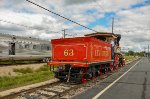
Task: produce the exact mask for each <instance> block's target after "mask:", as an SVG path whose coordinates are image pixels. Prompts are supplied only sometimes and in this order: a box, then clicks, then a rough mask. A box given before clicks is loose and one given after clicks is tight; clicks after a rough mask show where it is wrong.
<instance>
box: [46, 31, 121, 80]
mask: <svg viewBox="0 0 150 99" xmlns="http://www.w3.org/2000/svg"><path fill="white" fill-rule="evenodd" d="M120 39H121V35H117V34H113V33H102V32H99V33H92V34H87V35H85V36H84V37H76V38H62V39H54V40H52V41H51V43H52V61H50V62H48V65H49V66H50V67H51V66H53V67H58V69H57V71H55V77H56V78H58V79H60V80H61V81H67V82H78V83H85V82H86V81H87V80H90V79H93V78H94V77H96V76H100V75H102V74H105V73H107V72H112V71H114V70H118V66H123V59H122V58H121V59H119V56H120V55H121V50H120V49H121V48H120V47H119V41H120Z"/></svg>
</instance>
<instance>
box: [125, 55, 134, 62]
mask: <svg viewBox="0 0 150 99" xmlns="http://www.w3.org/2000/svg"><path fill="white" fill-rule="evenodd" d="M134 58H135V57H134V56H125V59H126V61H127V60H132V59H134Z"/></svg>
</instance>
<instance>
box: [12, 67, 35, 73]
mask: <svg viewBox="0 0 150 99" xmlns="http://www.w3.org/2000/svg"><path fill="white" fill-rule="evenodd" d="M13 72H18V73H22V74H27V73H33V69H32V68H29V67H27V68H21V69H18V68H14V69H13Z"/></svg>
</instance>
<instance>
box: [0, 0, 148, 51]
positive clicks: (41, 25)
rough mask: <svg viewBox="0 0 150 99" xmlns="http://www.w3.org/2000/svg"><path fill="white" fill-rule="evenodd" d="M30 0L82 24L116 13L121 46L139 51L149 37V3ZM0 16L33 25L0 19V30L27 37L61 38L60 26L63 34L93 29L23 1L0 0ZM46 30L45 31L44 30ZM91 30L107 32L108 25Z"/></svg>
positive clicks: (109, 28)
mask: <svg viewBox="0 0 150 99" xmlns="http://www.w3.org/2000/svg"><path fill="white" fill-rule="evenodd" d="M32 1H33V2H37V3H38V4H40V5H42V6H44V7H46V8H48V9H50V10H52V11H54V12H57V13H60V14H61V15H63V16H66V17H67V18H70V19H72V20H74V21H76V22H79V23H80V24H83V25H86V26H88V25H89V24H90V23H91V22H94V21H96V19H100V18H103V17H105V16H104V15H105V14H106V12H114V13H115V14H116V16H117V18H116V17H115V27H114V29H115V30H114V31H115V33H117V34H118V33H119V34H122V40H121V45H122V46H123V47H127V48H130V49H134V50H141V49H142V47H143V44H148V43H149V41H147V40H148V39H150V27H149V26H150V19H149V17H150V14H149V10H150V6H143V7H137V8H131V6H132V5H135V4H138V3H141V2H143V1H144V0H51V1H49V0H32ZM123 9H124V10H123ZM88 10H90V11H91V12H92V13H89V14H87V13H86V12H87V11H88ZM118 18H119V19H118ZM0 19H4V20H8V21H12V22H14V23H18V24H23V25H26V26H31V27H33V28H36V29H27V28H23V27H20V26H16V25H12V24H8V23H4V22H0V30H1V31H0V32H11V33H14V32H15V34H18V35H22V34H24V35H27V36H34V37H40V38H49V39H51V38H60V37H62V31H61V30H62V29H64V28H66V29H68V30H67V31H66V33H67V34H69V35H72V36H83V35H84V34H86V33H92V32H93V31H90V30H87V29H84V28H82V29H81V30H80V29H77V27H79V26H78V25H76V24H73V23H67V21H66V20H65V19H62V18H60V17H58V16H55V15H53V14H51V13H49V12H47V11H44V10H42V9H40V8H38V7H36V6H34V5H32V4H30V3H28V2H26V1H25V0H24V1H22V0H11V1H10V0H1V2H0ZM110 21H111V20H110ZM66 23H67V24H66ZM110 23H111V22H110ZM42 29H43V30H42ZM47 29H48V30H49V31H47ZM93 29H95V30H97V31H107V32H111V27H105V26H102V25H96V26H95V27H93ZM50 31H58V32H59V33H52V32H50ZM68 37H70V36H68ZM142 41H143V42H142Z"/></svg>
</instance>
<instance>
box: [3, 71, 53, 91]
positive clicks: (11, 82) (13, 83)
mask: <svg viewBox="0 0 150 99" xmlns="http://www.w3.org/2000/svg"><path fill="white" fill-rule="evenodd" d="M52 78H54V74H53V72H50V71H41V72H34V73H31V74H30V75H22V76H14V77H12V76H11V77H10V76H7V77H0V91H3V90H6V89H10V88H15V87H20V86H24V85H29V84H33V83H38V82H42V81H46V80H49V79H52Z"/></svg>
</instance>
